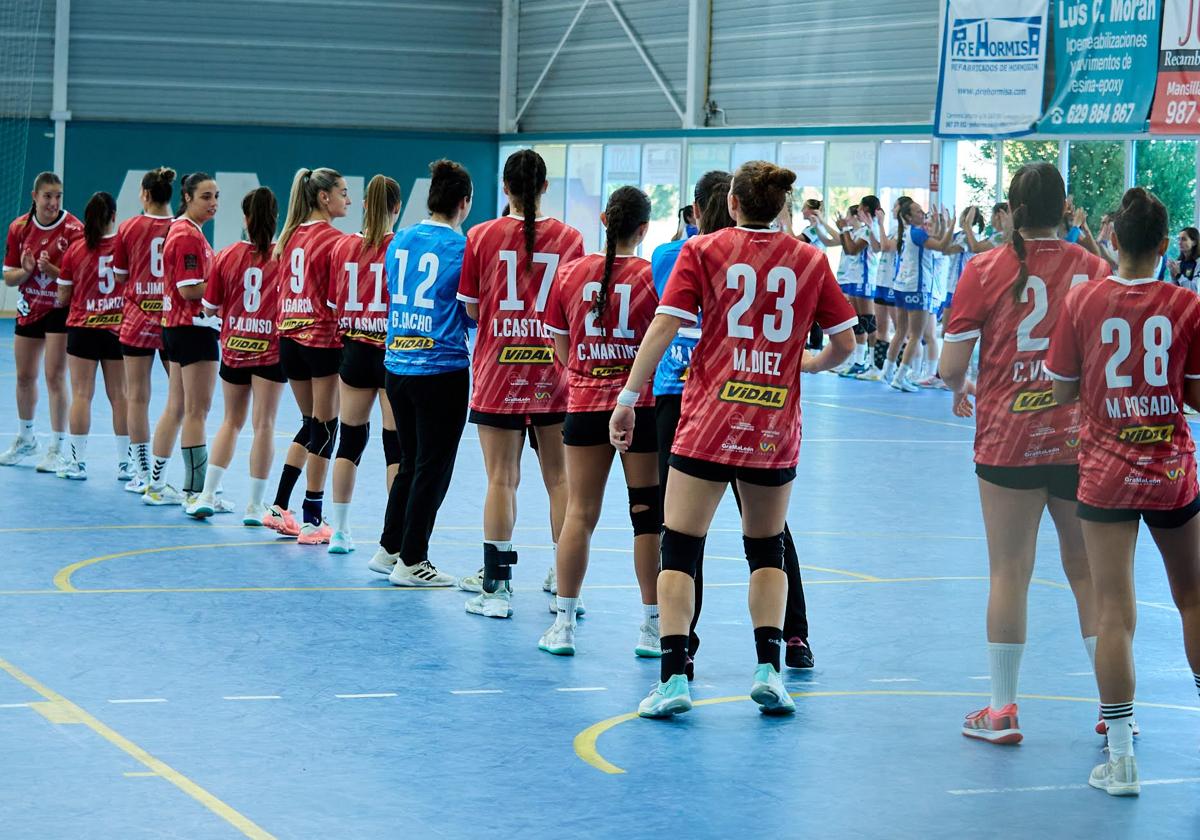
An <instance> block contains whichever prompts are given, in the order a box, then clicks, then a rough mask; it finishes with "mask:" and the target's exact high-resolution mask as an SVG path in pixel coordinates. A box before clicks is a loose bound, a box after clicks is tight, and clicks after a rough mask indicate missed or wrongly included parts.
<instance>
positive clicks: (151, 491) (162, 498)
mask: <svg viewBox="0 0 1200 840" xmlns="http://www.w3.org/2000/svg"><path fill="white" fill-rule="evenodd" d="M142 502H143V503H144V504H147V505H153V506H154V507H163V506H164V505H178V504H181V503H182V502H183V494H182V493H180V492H179V491H178V490H176V489H175V488H174V487H172V486H171V485H170V484H164V485H163V486H162V487H158V488H156V487H155V486H154V485H153V484H151V485H149V486H147V487H146V492H145V493H143V494H142Z"/></svg>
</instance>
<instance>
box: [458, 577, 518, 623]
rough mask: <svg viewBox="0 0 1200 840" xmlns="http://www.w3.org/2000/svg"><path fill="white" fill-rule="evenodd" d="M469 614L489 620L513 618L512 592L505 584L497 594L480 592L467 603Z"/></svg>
mask: <svg viewBox="0 0 1200 840" xmlns="http://www.w3.org/2000/svg"><path fill="white" fill-rule="evenodd" d="M467 612H469V613H471V614H472V615H482V616H487V617H488V618H512V614H513V611H512V590H511V589H510V588H509V587H508V584H507V583H505V584H504V585H503V586H502V587H501V588H500V589H497V590H496V591H495V592H480V593H479V594H478V595H476V596H475V597H474V598H472V599H471V600H469V601H467Z"/></svg>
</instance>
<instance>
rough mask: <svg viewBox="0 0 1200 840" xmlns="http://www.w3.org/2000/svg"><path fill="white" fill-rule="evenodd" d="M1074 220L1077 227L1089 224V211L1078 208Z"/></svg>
mask: <svg viewBox="0 0 1200 840" xmlns="http://www.w3.org/2000/svg"><path fill="white" fill-rule="evenodd" d="M1072 221H1073V222H1075V227H1077V228H1082V227H1083V226H1084V225H1086V224H1087V211H1086V210H1084V209H1083V208H1078V209H1076V211H1075V215H1074V216H1073V218H1072Z"/></svg>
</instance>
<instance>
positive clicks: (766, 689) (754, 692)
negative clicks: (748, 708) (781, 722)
mask: <svg viewBox="0 0 1200 840" xmlns="http://www.w3.org/2000/svg"><path fill="white" fill-rule="evenodd" d="M750 699H751V700H753V701H754V702H755V703H757V704H758V710H759V711H760V712H762V713H763V714H764V715H790V714H792V713H793V712H794V711H796V701H794V700H793V699H792V697H791V695H790V694H788V692H787V689H786V688H784V687H783V679H782V678H781V677H780V676H779V672H778V671H776V670H775V669H774V668H772V667H771V666H770V665H767V664H765V663H764V664H762V665H759V666H758V667H757V668H755V669H754V685H753V686H752V687H751V689H750Z"/></svg>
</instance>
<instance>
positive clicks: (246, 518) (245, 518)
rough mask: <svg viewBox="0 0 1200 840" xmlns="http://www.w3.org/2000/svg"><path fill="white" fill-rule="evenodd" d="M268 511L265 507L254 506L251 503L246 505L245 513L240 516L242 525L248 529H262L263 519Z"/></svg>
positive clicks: (260, 505)
mask: <svg viewBox="0 0 1200 840" xmlns="http://www.w3.org/2000/svg"><path fill="white" fill-rule="evenodd" d="M269 511H270V508H268V507H267V506H266V505H263V504H258V505H256V504H254V502H251V503H250V504H248V505H246V511H245V513H243V514H242V524H243V525H247V526H250V527H259V528H261V527H262V524H263V517H264V516H266V515H267V513H268V512H269Z"/></svg>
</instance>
